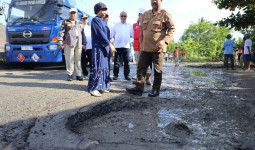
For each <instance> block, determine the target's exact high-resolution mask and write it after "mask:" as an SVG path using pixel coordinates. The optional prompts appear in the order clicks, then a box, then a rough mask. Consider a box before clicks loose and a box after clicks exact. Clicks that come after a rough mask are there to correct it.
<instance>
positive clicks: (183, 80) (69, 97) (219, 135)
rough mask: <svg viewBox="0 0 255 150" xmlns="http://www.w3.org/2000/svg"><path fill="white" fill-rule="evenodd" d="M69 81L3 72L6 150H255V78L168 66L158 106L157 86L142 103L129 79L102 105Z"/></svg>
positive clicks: (52, 73)
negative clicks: (131, 89) (154, 94)
mask: <svg viewBox="0 0 255 150" xmlns="http://www.w3.org/2000/svg"><path fill="white" fill-rule="evenodd" d="M191 65H192V66H191ZM200 66H203V67H200ZM215 66H216V67H215ZM131 68H132V69H131V70H132V72H131V76H134V75H135V65H131ZM120 74H122V73H120ZM65 77H66V76H65V72H64V70H62V71H59V70H33V71H23V70H7V71H1V72H0V89H1V91H3V92H1V95H0V96H1V97H2V99H1V104H2V105H1V113H2V112H3V113H2V114H3V116H1V118H0V119H1V120H0V121H1V122H0V143H1V144H0V149H33V150H37V149H38V150H41V149H47V150H48V149H61V150H62V149H67V150H69V149H99V150H101V149H120V150H121V149H148V150H149V149H254V147H255V98H254V97H255V93H254V85H255V80H254V79H255V72H252V71H250V72H243V71H242V70H236V71H225V70H223V69H222V68H220V67H217V65H215V64H214V65H206V64H203V65H201V64H197V65H196V64H195V65H194V64H189V63H186V64H182V65H181V66H178V67H175V66H174V65H173V64H164V75H163V82H162V88H161V93H160V95H159V97H156V98H150V97H148V96H147V95H148V93H149V92H150V89H151V87H150V86H146V89H145V92H144V94H143V96H141V97H140V96H133V95H131V94H128V93H126V92H125V88H126V87H132V86H133V85H132V83H131V82H130V81H125V80H124V77H121V78H120V80H118V81H116V82H112V86H111V93H107V94H104V95H103V97H101V98H95V97H91V96H90V95H89V94H88V93H87V92H85V90H86V85H87V81H83V82H79V81H73V82H71V83H70V82H66V81H64V80H65ZM28 82H29V84H28ZM26 83H27V84H26ZM7 89H8V90H7ZM10 91H12V92H11V94H10Z"/></svg>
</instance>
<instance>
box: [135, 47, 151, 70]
mask: <svg viewBox="0 0 255 150" xmlns="http://www.w3.org/2000/svg"><path fill="white" fill-rule="evenodd" d="M140 55H141V51H135V61H136V65H137V66H138V62H139V60H140ZM151 69H152V64H150V68H149V67H148V69H147V71H146V73H148V74H151Z"/></svg>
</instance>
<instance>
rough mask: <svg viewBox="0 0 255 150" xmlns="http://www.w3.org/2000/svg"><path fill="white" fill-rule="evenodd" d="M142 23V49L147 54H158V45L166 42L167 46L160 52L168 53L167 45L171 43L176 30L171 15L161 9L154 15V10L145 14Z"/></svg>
mask: <svg viewBox="0 0 255 150" xmlns="http://www.w3.org/2000/svg"><path fill="white" fill-rule="evenodd" d="M141 22H142V25H141V33H140V43H141V49H142V50H143V51H145V52H157V50H156V49H155V46H156V44H157V43H158V42H159V41H161V40H164V41H165V45H164V47H163V48H162V49H160V50H159V51H158V52H166V47H167V44H168V43H169V42H170V41H171V38H172V36H173V33H174V29H175V28H174V22H173V20H172V16H171V15H170V13H168V12H167V11H166V10H164V9H161V10H160V11H159V12H157V13H155V14H153V12H152V10H148V11H146V12H145V13H144V15H143V17H142V21H141Z"/></svg>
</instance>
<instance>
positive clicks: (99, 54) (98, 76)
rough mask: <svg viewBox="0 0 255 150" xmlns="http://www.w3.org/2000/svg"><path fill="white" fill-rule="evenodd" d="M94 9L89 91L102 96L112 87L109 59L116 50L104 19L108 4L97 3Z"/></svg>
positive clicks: (93, 94)
mask: <svg viewBox="0 0 255 150" xmlns="http://www.w3.org/2000/svg"><path fill="white" fill-rule="evenodd" d="M94 11H95V14H96V15H97V16H96V17H94V18H93V19H92V22H91V37H92V68H91V73H90V76H89V82H88V92H89V93H90V94H91V95H92V96H102V93H108V92H109V89H110V72H109V59H110V55H111V53H113V52H115V51H116V50H115V48H114V47H113V45H112V44H111V43H110V30H109V28H108V26H107V23H106V22H105V21H104V20H103V18H104V17H105V15H106V14H107V7H106V5H105V4H104V3H101V2H100V3H97V4H96V5H95V6H94Z"/></svg>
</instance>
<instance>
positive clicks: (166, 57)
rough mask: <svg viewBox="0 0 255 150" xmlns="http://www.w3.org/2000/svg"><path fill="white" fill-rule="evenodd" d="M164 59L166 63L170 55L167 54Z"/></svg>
mask: <svg viewBox="0 0 255 150" xmlns="http://www.w3.org/2000/svg"><path fill="white" fill-rule="evenodd" d="M164 59H165V62H167V59H168V54H167V53H165V55H164Z"/></svg>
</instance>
